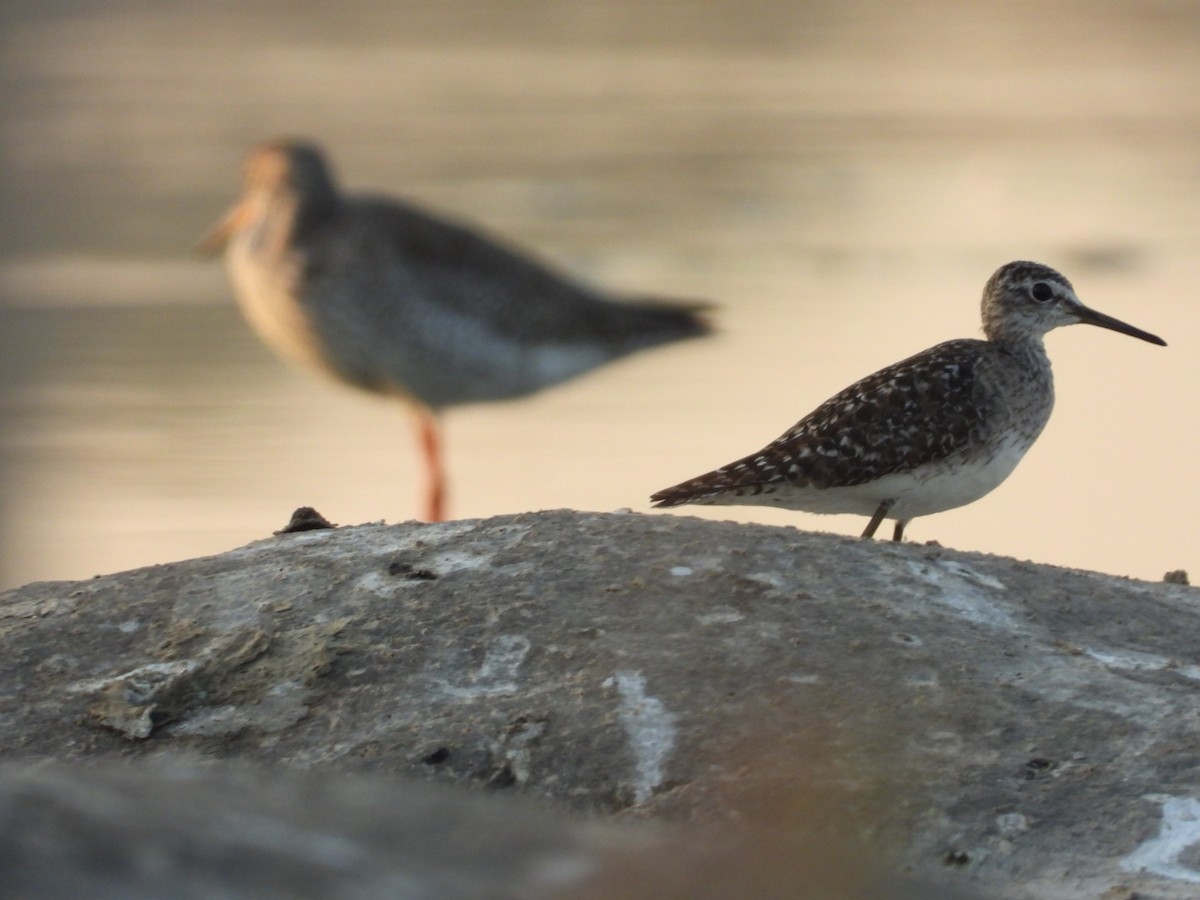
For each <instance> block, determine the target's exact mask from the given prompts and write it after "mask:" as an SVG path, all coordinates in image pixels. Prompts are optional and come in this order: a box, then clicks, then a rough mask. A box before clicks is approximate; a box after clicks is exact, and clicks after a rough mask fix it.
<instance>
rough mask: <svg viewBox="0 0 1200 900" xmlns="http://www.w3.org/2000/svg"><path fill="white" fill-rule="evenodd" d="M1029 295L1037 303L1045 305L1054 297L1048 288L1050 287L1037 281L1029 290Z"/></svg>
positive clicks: (1052, 291)
mask: <svg viewBox="0 0 1200 900" xmlns="http://www.w3.org/2000/svg"><path fill="white" fill-rule="evenodd" d="M1029 294H1030V296H1032V297H1033V299H1034V300H1036V301H1037V302H1038V303H1045V302H1046V301H1047V300H1049V299H1050V298H1051V297H1053V296H1054V290H1053V288H1051V287H1050V285H1048V284H1046V282H1044V281H1039V282H1038V283H1037V284H1035V285H1034V286H1033V287H1031V288H1030V289H1029Z"/></svg>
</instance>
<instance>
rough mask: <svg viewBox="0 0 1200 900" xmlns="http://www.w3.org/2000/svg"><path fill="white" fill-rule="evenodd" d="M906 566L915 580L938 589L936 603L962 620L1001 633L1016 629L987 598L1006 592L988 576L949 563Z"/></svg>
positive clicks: (998, 607) (1010, 619) (1015, 624)
mask: <svg viewBox="0 0 1200 900" xmlns="http://www.w3.org/2000/svg"><path fill="white" fill-rule="evenodd" d="M906 565H907V566H908V570H909V571H910V572H911V573H912V574H913V575H915V576H916V577H917V578H920V579H921V580H923V581H925V582H926V583H927V584H930V585H932V586H934V587H936V588H939V589H940V591H941V594H940V596H937V597H935V598H934V599H935V600H936V601H937V602H939V603H941V604H943V605H945V606H948V607H950V608H951V609H952V610H954V611H955V612H957V613H959V614H960V615H961V616H962V617H963V618H964V619H967V620H968V621H971V622H975V623H977V624H979V625H988V626H991V627H992V628H1001V629H1004V630H1005V631H1017V630H1019V629H1018V625H1017V623H1016V622H1015V621H1014V620H1013V617H1012V615H1011V614H1010V613H1009V612H1008V610H1006V609H1004V608H1003V607H1002V606H1000V605H999V604H998V603H996V601H995V600H993V599H992V598H991V597H990V596H989V592H991V591H1005V590H1008V589H1007V588H1006V587H1005V586H1004V584H1003V583H1001V582H1000V581H997V580H996V579H995V578H992V577H991V576H990V575H984V574H983V573H982V572H976V571H975V570H974V569H972V568H971V567H970V566H966V565H963V564H962V563H959V562H955V561H953V560H936V561H934V562H932V563H918V562H913V561H909V562H908V563H906ZM983 588H986V589H987V590H983Z"/></svg>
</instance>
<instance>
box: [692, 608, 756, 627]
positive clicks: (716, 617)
mask: <svg viewBox="0 0 1200 900" xmlns="http://www.w3.org/2000/svg"><path fill="white" fill-rule="evenodd" d="M744 618H746V617H745V616H743V615H742V614H741V613H740V612H736V611H735V610H732V609H726V610H718V611H717V612H710V613H705V614H704V615H702V616H696V621H697V622H699V623H700V624H701V625H729V624H732V623H733V622H740V621H742V619H744Z"/></svg>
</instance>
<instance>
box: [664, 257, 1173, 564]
mask: <svg viewBox="0 0 1200 900" xmlns="http://www.w3.org/2000/svg"><path fill="white" fill-rule="evenodd" d="M1081 322H1082V323H1086V324H1089V325H1099V326H1100V327H1101V328H1108V329H1111V330H1113V331H1119V332H1121V333H1122V334H1127V335H1131V336H1133V337H1136V338H1140V339H1141V340H1143V341H1149V342H1150V343H1152V344H1159V345H1161V346H1166V342H1165V341H1163V340H1162V338H1159V337H1156V336H1155V335H1153V334H1149V333H1147V332H1145V331H1142V330H1140V329H1138V328H1134V327H1133V326H1132V325H1126V324H1125V323H1124V322H1120V321H1118V320H1117V319H1114V318H1112V317H1111V316H1106V315H1104V314H1103V313H1098V312H1096V311H1095V310H1092V309H1089V308H1088V307H1086V306H1084V305H1083V304H1082V303H1080V302H1079V299H1078V298H1077V297H1076V296H1075V291H1074V289H1073V288H1072V287H1071V283H1070V282H1069V281H1067V279H1066V278H1064V277H1063V276H1062V275H1060V274H1059V273H1058V272H1056V271H1055V270H1054V269H1051V268H1049V267H1048V266H1043V265H1040V264H1039V263H1032V262H1012V263H1009V264H1008V265H1005V266H1002V267H1001V268H1000V269H999V270H998V271H997V272H996V273H995V274H994V275H992V277H991V278H990V279H989V280H988V282H987V285H986V286H985V287H984V289H983V332H984V335H985V336H986V338H987V339H986V340H971V339H968V340H956V341H947V342H946V343H943V344H938V345H937V346H935V347H931V348H930V349H928V350H926V351H924V352H922V353H918V354H917V355H916V356H912V357H909V358H908V359H906V360H903V361H902V362H898V363H896V364H895V365H893V366H889V367H887V368H886V369H881V370H880V371H878V372H876V373H875V374H874V375H868V376H867V377H866V378H864V379H862V380H861V381H858V382H856V383H854V384H852V385H851V386H850V387H848V388H846V389H845V390H844V391H842V392H841V393H839V394H836V395H834V396H833V397H831V398H830V399H828V400H826V401H825V402H824V403H822V404H821V405H820V406H819V407H817V409H816V410H815V411H813V412H812V413H809V415H807V416H805V417H804V418H803V419H801V420H800V421H799V422H798V423H796V425H794V426H793V427H792V428H791V429H789V430H788V431H787V432H785V433H784V434H783V435H782V436H780V437H779V438H777V439H776V440H774V441H772V442H771V443H770V444H768V445H767V446H766V447H765V448H763V449H762V450H760V451H759V452H757V453H754V454H752V455H750V456H747V457H745V458H743V459H739V460H737V461H736V462H732V463H730V464H729V465H726V466H722V467H721V468H719V469H716V470H714V471H712V472H709V473H708V474H706V475H701V476H699V477H698V478H693V479H691V480H690V481H685V482H683V483H682V484H677V485H675V486H674V487H669V488H666V489H665V490H661V491H659V492H658V493H657V494H654V495H653V497H651V500H652V501H654V503H655V505H656V506H660V507H664V506H680V505H682V504H685V503H706V504H707V503H711V504H759V505H766V506H780V507H783V508H786V509H797V510H804V511H807V512H813V513H857V514H859V515H864V516H870V517H871V518H870V521H869V523H868V524H867V528H866V530H865V531H864V532H863V537H873V536H874V535H875V531H876V529H877V528H878V527H879V524H880V522H881V521H882V520H883V519H885V518H886V519H894V520H895V523H896V525H895V531H894V533H893V538H894V540H900V539H901V538H902V537H903V535H904V527H905V525H906V524H907V523H908V522H909V520H910V519H913V518H915V517H917V516H927V515H930V514H931V513H937V512H943V511H945V510H947V509H953V508H954V507H956V506H963V505H965V504H967V503H971V502H973V501H975V500H978V499H979V498H980V497H982V496H983V495H984V494H987V493H988V492H989V491H991V490H992V489H993V488H995V487H996V486H997V485H999V484H1000V482H1002V481H1003V480H1004V479H1005V478H1007V477H1008V476H1009V474H1010V473H1011V472H1012V471H1013V469H1014V468H1015V467H1016V465H1017V463H1018V462H1020V460H1021V457H1022V456H1024V455H1025V452H1026V451H1027V450H1028V449H1029V448H1030V446H1032V445H1033V442H1034V441H1035V440H1037V437H1038V435H1039V434H1041V432H1042V429H1043V428H1044V427H1045V425H1046V422H1047V421H1048V420H1049V418H1050V411H1051V410H1052V409H1053V407H1054V380H1053V377H1052V375H1051V371H1050V359H1049V357H1047V355H1046V347H1045V343H1044V341H1043V338H1044V337H1045V335H1046V333H1047V332H1048V331H1050V330H1051V329H1054V328H1058V327H1059V326H1061V325H1074V324H1076V323H1081Z"/></svg>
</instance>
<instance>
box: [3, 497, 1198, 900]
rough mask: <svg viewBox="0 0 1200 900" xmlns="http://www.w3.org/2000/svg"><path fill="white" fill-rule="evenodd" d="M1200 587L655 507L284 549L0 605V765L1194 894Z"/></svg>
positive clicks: (67, 587) (270, 546)
mask: <svg viewBox="0 0 1200 900" xmlns="http://www.w3.org/2000/svg"><path fill="white" fill-rule="evenodd" d="M1198 598H1200V594H1198V593H1197V591H1196V589H1194V588H1190V587H1187V586H1186V585H1180V584H1150V583H1145V582H1138V581H1132V580H1126V579H1120V578H1114V577H1109V576H1103V575H1097V574H1094V573H1087V572H1077V571H1069V570H1064V569H1055V568H1052V567H1046V566H1038V565H1033V564H1029V563H1021V562H1017V561H1014V560H1011V559H1005V558H999V557H989V556H983V555H978V554H966V553H958V552H952V551H949V550H944V549H941V548H936V547H927V546H918V545H912V544H903V545H896V544H891V543H884V542H866V541H859V540H855V539H846V538H841V537H836V536H831V535H822V534H811V533H806V532H801V531H797V530H795V529H789V528H772V527H766V526H747V525H738V524H733V523H713V522H702V521H699V520H694V519H688V518H678V517H669V516H645V515H634V514H608V515H601V514H590V513H576V512H547V513H531V514H525V515H518V516H507V517H499V518H494V519H488V520H481V521H460V522H453V523H447V524H441V525H420V524H406V525H397V526H382V525H372V526H360V527H355V528H341V529H336V530H320V531H307V532H301V533H296V534H287V535H281V536H278V537H275V538H272V539H268V540H265V541H260V542H258V543H255V544H252V545H250V546H248V547H245V548H241V549H238V550H234V551H232V552H230V553H227V554H223V555H221V556H216V557H211V558H206V559H198V560H191V561H187V562H181V563H175V564H171V565H164V566H156V567H152V568H148V569H142V570H138V571H134V572H127V573H123V574H119V575H114V576H109V577H105V578H98V579H95V580H93V581H89V582H83V583H43V584H34V585H29V586H26V587H24V588H21V589H19V590H16V591H11V592H9V593H7V594H5V595H2V596H0V649H2V653H0V673H2V677H3V683H4V685H5V686H6V690H5V692H4V693H3V695H2V696H0V722H2V723H3V726H4V727H3V729H2V730H0V751H2V753H3V755H4V756H5V757H6V758H8V759H9V760H16V759H24V758H29V757H33V758H37V759H55V760H71V759H80V758H87V759H88V760H92V761H94V760H97V759H103V758H126V759H129V758H135V757H156V758H158V757H175V756H177V755H179V754H184V755H186V756H188V757H190V758H203V759H205V760H230V759H232V760H238V761H240V762H243V763H257V764H260V765H267V766H270V767H271V768H272V769H275V770H282V769H286V770H299V771H306V772H314V771H320V772H322V773H325V774H324V775H323V776H322V777H332V776H331V775H330V774H329V773H330V772H336V773H339V774H338V777H343V776H345V775H346V774H347V773H369V774H371V775H372V776H376V777H377V776H381V775H389V776H394V775H403V776H406V777H407V778H409V779H411V778H419V779H434V780H439V781H447V782H461V783H471V784H476V785H480V784H482V785H487V786H489V787H490V788H492V789H495V790H498V791H499V790H503V791H512V790H520V791H521V792H523V793H526V794H531V795H534V796H536V797H540V798H543V799H544V800H549V801H551V802H552V803H554V804H556V805H558V806H560V807H563V808H566V809H568V810H574V811H577V812H584V811H587V812H601V813H617V814H619V815H620V817H622V818H628V817H632V816H636V817H639V818H643V817H656V818H660V819H669V820H677V821H678V820H689V821H691V822H694V823H701V824H703V825H705V826H706V827H710V828H712V829H716V830H718V831H719V830H721V829H751V830H753V829H755V828H762V829H767V830H769V831H770V833H771V834H781V833H792V832H793V831H795V832H797V833H810V832H811V831H812V829H813V828H814V827H815V826H814V825H813V823H814V822H816V821H819V822H820V823H821V824H822V827H823V828H827V829H832V830H833V831H832V833H836V834H844V835H846V836H847V840H851V839H853V840H858V839H859V838H862V839H864V840H865V842H866V843H865V844H864V845H863V846H864V847H866V848H870V849H869V850H866V851H864V852H867V853H870V854H880V855H881V856H886V858H887V859H888V860H889V861H890V862H891V864H892V865H899V866H900V867H901V868H903V869H905V870H907V871H910V872H915V873H917V874H918V875H922V876H931V877H938V878H940V879H941V880H942V881H943V882H947V883H949V884H951V885H953V884H960V885H964V886H973V887H976V888H979V889H980V890H981V891H982V892H983V893H985V894H986V895H988V896H996V897H1006V898H1051V897H1052V898H1059V897H1062V898H1075V897H1079V898H1083V897H1087V898H1096V897H1105V898H1108V900H1121V898H1126V900H1132V898H1134V897H1137V898H1164V900H1167V898H1185V897H1195V896H1197V895H1198V894H1200V784H1198V782H1197V775H1196V773H1197V772H1198V771H1200V640H1197V638H1198V636H1200V603H1198V602H1197V600H1198ZM5 771H6V773H7V774H5V775H3V776H2V777H0V783H5V779H7V783H9V784H10V785H11V783H13V779H17V780H18V781H19V779H20V778H21V777H23V776H22V774H21V772H22V770H21V769H15V770H14V769H8V770H5ZM114 777H116V776H114ZM314 777H315V776H314ZM0 809H2V805H0ZM624 827H633V826H632V825H626V826H624ZM363 896H371V895H370V894H364V895H363ZM413 896H418V895H417V894H413ZM429 896H441V895H438V894H430V895H429ZM498 896H504V895H503V894H498ZM630 896H633V895H632V894H631V895H630ZM864 896H865V895H864Z"/></svg>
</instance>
